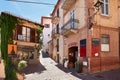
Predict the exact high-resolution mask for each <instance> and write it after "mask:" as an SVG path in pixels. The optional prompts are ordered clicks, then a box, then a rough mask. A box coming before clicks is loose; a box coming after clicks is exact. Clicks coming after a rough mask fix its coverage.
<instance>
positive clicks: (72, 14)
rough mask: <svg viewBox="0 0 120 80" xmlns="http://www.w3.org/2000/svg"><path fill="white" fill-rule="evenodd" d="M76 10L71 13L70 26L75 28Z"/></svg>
mask: <svg viewBox="0 0 120 80" xmlns="http://www.w3.org/2000/svg"><path fill="white" fill-rule="evenodd" d="M74 18H75V10H73V11H72V12H71V13H70V27H71V28H74Z"/></svg>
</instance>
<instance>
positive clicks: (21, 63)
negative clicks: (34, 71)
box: [18, 60, 27, 71]
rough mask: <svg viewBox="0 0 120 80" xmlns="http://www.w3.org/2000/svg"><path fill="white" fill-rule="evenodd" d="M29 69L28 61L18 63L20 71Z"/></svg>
mask: <svg viewBox="0 0 120 80" xmlns="http://www.w3.org/2000/svg"><path fill="white" fill-rule="evenodd" d="M25 67H27V61H24V60H21V61H20V62H19V63H18V70H19V71H20V70H22V69H23V68H25Z"/></svg>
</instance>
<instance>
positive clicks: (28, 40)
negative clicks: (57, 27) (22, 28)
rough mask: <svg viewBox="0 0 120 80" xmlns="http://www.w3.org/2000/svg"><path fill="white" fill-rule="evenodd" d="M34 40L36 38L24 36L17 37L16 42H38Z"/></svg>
mask: <svg viewBox="0 0 120 80" xmlns="http://www.w3.org/2000/svg"><path fill="white" fill-rule="evenodd" d="M36 39H37V37H35V36H30V37H27V36H25V35H18V38H17V40H19V41H25V42H38V41H37V40H36Z"/></svg>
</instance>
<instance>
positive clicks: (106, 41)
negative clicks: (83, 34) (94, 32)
mask: <svg viewBox="0 0 120 80" xmlns="http://www.w3.org/2000/svg"><path fill="white" fill-rule="evenodd" d="M109 48H110V37H109V35H106V34H102V35H101V51H105V52H108V51H110V49H109Z"/></svg>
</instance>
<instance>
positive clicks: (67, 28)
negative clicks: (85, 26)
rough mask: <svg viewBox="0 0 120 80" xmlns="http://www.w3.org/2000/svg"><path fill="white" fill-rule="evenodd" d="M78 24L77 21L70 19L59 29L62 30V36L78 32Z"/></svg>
mask: <svg viewBox="0 0 120 80" xmlns="http://www.w3.org/2000/svg"><path fill="white" fill-rule="evenodd" d="M78 24H79V20H77V19H70V20H69V21H68V22H66V23H65V24H64V25H63V27H62V28H61V29H62V35H64V36H68V35H70V34H75V33H77V31H78Z"/></svg>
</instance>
